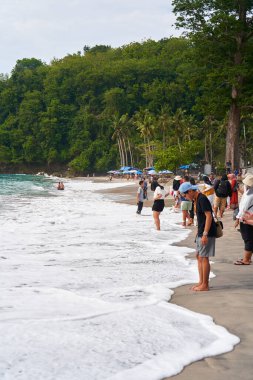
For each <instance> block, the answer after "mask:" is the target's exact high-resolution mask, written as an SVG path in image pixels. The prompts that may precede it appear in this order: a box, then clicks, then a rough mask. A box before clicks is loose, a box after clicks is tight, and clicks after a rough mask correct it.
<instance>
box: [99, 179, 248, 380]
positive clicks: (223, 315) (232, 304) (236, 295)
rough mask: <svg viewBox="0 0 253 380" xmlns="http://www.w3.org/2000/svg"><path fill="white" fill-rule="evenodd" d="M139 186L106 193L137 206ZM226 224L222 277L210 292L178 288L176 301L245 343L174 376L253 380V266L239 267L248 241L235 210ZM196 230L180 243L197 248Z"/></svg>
mask: <svg viewBox="0 0 253 380" xmlns="http://www.w3.org/2000/svg"><path fill="white" fill-rule="evenodd" d="M124 182H125V181H124ZM137 187H138V184H137V182H136V185H133V184H131V185H129V186H127V187H118V188H117V189H114V190H105V191H103V193H104V194H107V196H109V197H111V198H112V199H114V200H115V201H117V202H124V203H127V204H136V191H137ZM171 203H172V199H168V200H166V206H169V205H171ZM151 205H152V193H151V192H150V191H149V201H147V202H145V203H144V207H150V206H151ZM223 223H224V236H223V237H222V238H220V239H217V241H216V242H217V245H216V256H215V258H214V260H213V264H212V268H211V270H212V271H213V272H214V274H215V276H216V277H215V278H213V279H211V282H210V291H209V292H193V291H191V290H190V287H189V286H182V287H179V288H177V289H176V290H175V294H174V296H173V298H172V300H171V302H172V303H175V304H176V305H179V306H182V307H186V308H187V309H190V310H192V311H195V312H199V313H202V314H207V315H210V316H212V318H213V319H214V321H215V322H216V323H217V324H218V325H221V326H223V327H225V328H226V329H227V330H228V331H229V332H231V333H233V334H235V335H237V336H238V337H239V338H240V340H241V342H240V344H238V345H237V346H236V347H235V349H234V350H233V351H232V352H229V353H227V354H223V355H219V356H215V357H209V358H206V359H204V360H201V361H198V362H195V363H193V364H191V365H189V366H187V367H185V369H184V370H183V371H182V372H181V373H180V374H179V375H177V376H173V377H170V378H175V379H178V380H186V379H187V380H189V379H192V380H195V379H200V378H205V379H207V380H224V379H229V380H238V379H240V380H252V370H253V362H252V353H253V349H252V347H253V324H252V316H253V306H252V297H253V266H252V265H250V266H247V267H246V266H235V265H233V262H234V260H236V259H237V258H239V257H242V253H243V242H242V240H241V235H240V233H239V232H238V231H237V230H236V229H235V228H234V222H233V220H232V212H231V211H230V210H228V211H227V212H226V213H225V215H224V218H223ZM194 231H195V227H193V228H191V234H190V235H189V237H188V238H187V239H186V240H184V241H182V242H181V243H179V244H178V245H180V246H185V247H190V248H194V247H195V245H194ZM191 256H192V257H190V259H194V255H191ZM196 265H197V264H196Z"/></svg>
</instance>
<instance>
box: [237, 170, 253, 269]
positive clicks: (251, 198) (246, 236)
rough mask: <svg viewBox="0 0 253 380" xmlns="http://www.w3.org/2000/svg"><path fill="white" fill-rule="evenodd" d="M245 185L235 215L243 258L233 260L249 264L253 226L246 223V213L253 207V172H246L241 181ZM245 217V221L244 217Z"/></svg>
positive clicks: (252, 243)
mask: <svg viewBox="0 0 253 380" xmlns="http://www.w3.org/2000/svg"><path fill="white" fill-rule="evenodd" d="M242 182H243V184H244V186H245V191H244V193H243V196H242V198H241V202H240V204H239V212H238V214H237V216H236V218H237V220H236V222H235V228H237V226H238V225H239V223H240V232H241V236H242V240H243V241H244V255H243V258H241V259H238V260H236V261H235V262H234V264H235V265H250V264H251V257H252V253H253V226H252V225H251V224H250V223H247V217H248V213H249V212H252V209H253V174H248V175H247V176H246V177H245V178H244V180H243V181H242ZM245 217H246V223H245V220H244V218H245Z"/></svg>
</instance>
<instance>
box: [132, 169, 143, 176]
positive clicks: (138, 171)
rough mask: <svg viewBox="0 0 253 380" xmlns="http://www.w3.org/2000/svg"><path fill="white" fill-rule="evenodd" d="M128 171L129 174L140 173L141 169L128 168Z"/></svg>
mask: <svg viewBox="0 0 253 380" xmlns="http://www.w3.org/2000/svg"><path fill="white" fill-rule="evenodd" d="M129 172H130V173H131V174H139V175H140V174H142V171H141V170H138V169H133V170H129Z"/></svg>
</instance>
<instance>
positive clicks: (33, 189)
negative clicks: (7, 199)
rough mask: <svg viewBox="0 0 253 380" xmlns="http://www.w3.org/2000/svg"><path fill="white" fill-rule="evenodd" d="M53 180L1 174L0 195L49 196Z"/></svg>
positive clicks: (34, 176)
mask: <svg viewBox="0 0 253 380" xmlns="http://www.w3.org/2000/svg"><path fill="white" fill-rule="evenodd" d="M55 182H56V181H55V180H53V179H52V178H47V177H43V176H36V175H26V174H1V175H0V195H15V196H21V197H34V196H35V197H36V196H40V197H41V196H50V195H53V194H52V190H53V189H54V188H55Z"/></svg>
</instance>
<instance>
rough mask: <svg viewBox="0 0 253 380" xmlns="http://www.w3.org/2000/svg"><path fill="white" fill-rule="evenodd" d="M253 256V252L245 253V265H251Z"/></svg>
mask: <svg viewBox="0 0 253 380" xmlns="http://www.w3.org/2000/svg"><path fill="white" fill-rule="evenodd" d="M251 256H252V252H250V251H244V257H243V260H242V262H243V263H245V264H250V263H251Z"/></svg>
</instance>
